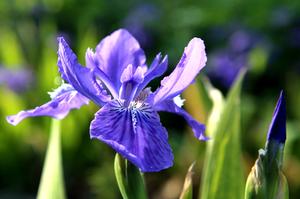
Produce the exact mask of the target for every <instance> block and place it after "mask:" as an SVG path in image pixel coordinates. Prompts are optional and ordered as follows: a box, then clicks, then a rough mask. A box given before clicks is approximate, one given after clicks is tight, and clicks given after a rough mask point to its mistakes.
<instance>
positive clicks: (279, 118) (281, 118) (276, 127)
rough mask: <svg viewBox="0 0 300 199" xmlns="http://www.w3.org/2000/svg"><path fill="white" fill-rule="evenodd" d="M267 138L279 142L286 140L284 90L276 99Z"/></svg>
mask: <svg viewBox="0 0 300 199" xmlns="http://www.w3.org/2000/svg"><path fill="white" fill-rule="evenodd" d="M267 139H268V140H275V141H277V142H279V143H283V144H284V143H285V140H286V105H285V99H284V92H283V91H281V93H280V97H279V99H278V101H277V105H276V108H275V110H274V113H273V118H272V121H271V124H270V127H269V131H268V136H267Z"/></svg>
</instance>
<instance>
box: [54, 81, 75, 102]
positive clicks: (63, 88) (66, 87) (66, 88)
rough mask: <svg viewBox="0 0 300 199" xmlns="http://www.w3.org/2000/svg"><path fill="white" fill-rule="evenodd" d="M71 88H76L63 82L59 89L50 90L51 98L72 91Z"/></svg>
mask: <svg viewBox="0 0 300 199" xmlns="http://www.w3.org/2000/svg"><path fill="white" fill-rule="evenodd" d="M71 90H74V88H73V87H72V86H71V85H70V84H66V83H63V84H62V85H61V86H60V87H58V88H57V89H55V90H53V91H52V92H48V94H49V95H50V98H51V99H54V98H55V97H57V96H58V95H60V94H62V93H65V92H67V91H71Z"/></svg>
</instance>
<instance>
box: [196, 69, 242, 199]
mask: <svg viewBox="0 0 300 199" xmlns="http://www.w3.org/2000/svg"><path fill="white" fill-rule="evenodd" d="M244 74H245V71H242V72H241V73H240V75H239V77H238V79H237V80H236V82H235V84H234V86H233V87H232V89H231V90H230V92H229V94H228V97H227V100H226V101H225V102H224V103H223V102H222V101H223V99H222V95H221V94H220V92H219V91H217V90H216V89H212V88H210V91H209V93H210V95H211V97H212V101H213V110H212V113H211V115H210V118H209V121H208V125H207V134H208V136H210V137H211V140H210V141H208V143H207V151H206V160H205V165H204V169H203V177H202V183H201V184H202V187H201V191H200V195H201V199H223V198H231V199H240V198H243V190H244V176H243V171H242V170H243V169H242V160H241V145H240V91H241V85H242V80H243V77H244Z"/></svg>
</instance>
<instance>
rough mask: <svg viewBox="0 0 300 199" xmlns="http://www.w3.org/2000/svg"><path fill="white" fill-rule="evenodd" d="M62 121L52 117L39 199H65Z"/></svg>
mask: <svg viewBox="0 0 300 199" xmlns="http://www.w3.org/2000/svg"><path fill="white" fill-rule="evenodd" d="M60 138H61V131H60V121H58V120H55V119H52V125H51V130H50V138H49V143H48V148H47V153H46V158H45V162H44V168H43V173H42V177H41V181H40V186H39V190H38V195H37V198H38V199H65V198H66V194H65V188H64V179H63V169H62V158H61V140H60Z"/></svg>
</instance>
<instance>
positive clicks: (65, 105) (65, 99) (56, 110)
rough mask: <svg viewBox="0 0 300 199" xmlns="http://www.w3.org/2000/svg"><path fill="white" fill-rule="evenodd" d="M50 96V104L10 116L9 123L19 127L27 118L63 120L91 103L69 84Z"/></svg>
mask: <svg viewBox="0 0 300 199" xmlns="http://www.w3.org/2000/svg"><path fill="white" fill-rule="evenodd" d="M49 94H50V97H51V98H52V99H51V101H49V102H48V103H46V104H44V105H42V106H38V107H36V108H35V109H32V110H27V111H21V112H19V113H18V114H17V115H12V116H8V117H7V118H6V119H7V121H8V122H9V123H10V124H12V125H17V124H18V123H19V122H21V121H22V120H23V119H25V118H27V117H36V116H50V117H53V118H56V119H63V118H64V117H65V116H66V115H67V114H68V113H69V111H70V110H71V109H74V108H76V109H78V108H80V107H81V106H82V105H85V104H88V102H89V100H88V99H87V98H86V97H84V96H83V95H81V94H80V93H78V92H77V91H76V90H74V88H73V87H72V86H71V85H69V84H63V85H62V86H60V87H59V88H57V89H56V90H55V91H53V92H50V93H49Z"/></svg>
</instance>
